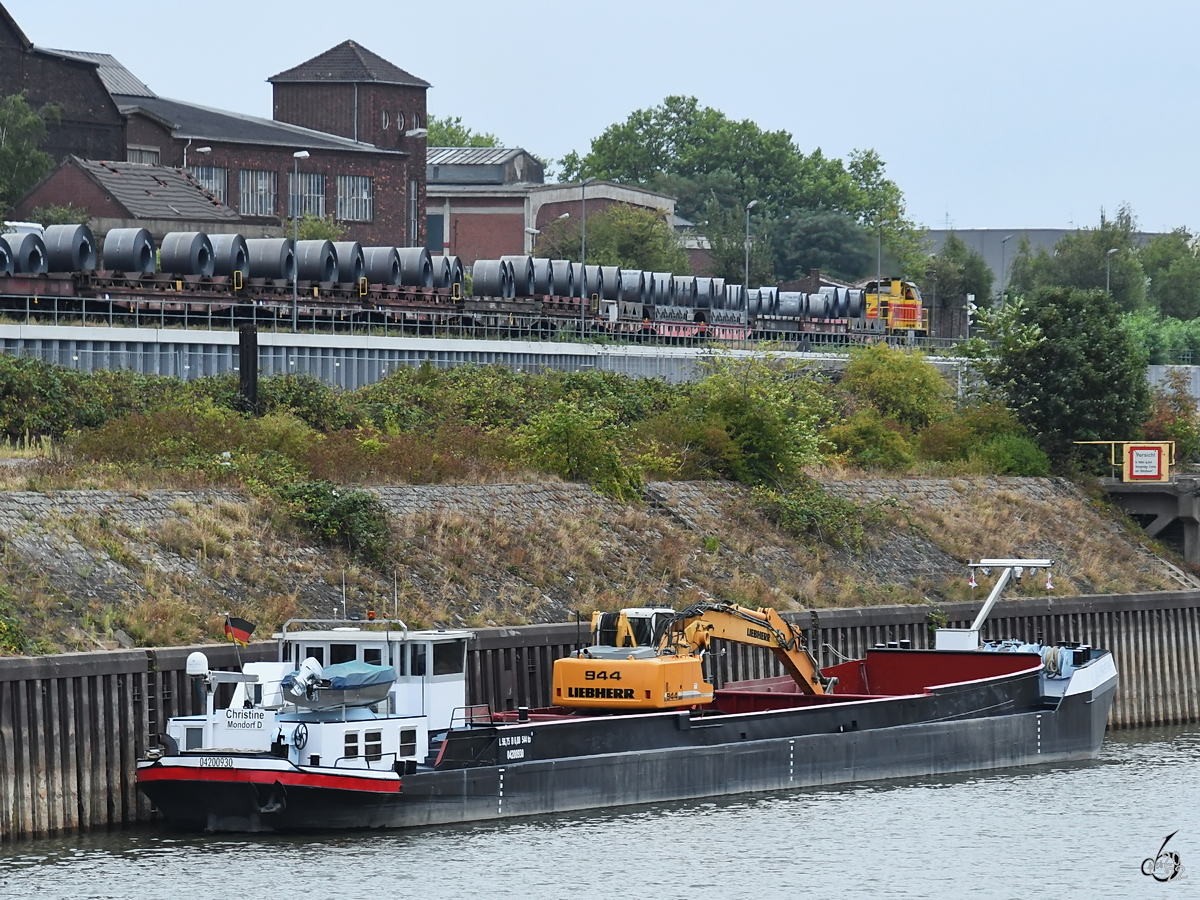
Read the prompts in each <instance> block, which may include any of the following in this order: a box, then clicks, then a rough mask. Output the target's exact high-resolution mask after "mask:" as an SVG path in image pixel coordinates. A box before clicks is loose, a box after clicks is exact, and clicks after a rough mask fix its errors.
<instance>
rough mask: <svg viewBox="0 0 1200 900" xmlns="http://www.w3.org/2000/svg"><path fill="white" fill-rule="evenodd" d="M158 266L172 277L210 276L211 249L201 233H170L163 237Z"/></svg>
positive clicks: (206, 237) (211, 264)
mask: <svg viewBox="0 0 1200 900" xmlns="http://www.w3.org/2000/svg"><path fill="white" fill-rule="evenodd" d="M158 254H159V265H160V267H161V268H162V270H163V271H164V272H170V273H171V274H172V275H205V276H208V275H212V273H213V247H212V242H211V241H210V240H209V239H208V235H207V234H205V233H204V232H203V231H171V232H168V233H167V234H165V235H163V240H162V246H161V247H160V248H159V251H158Z"/></svg>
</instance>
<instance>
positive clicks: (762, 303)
mask: <svg viewBox="0 0 1200 900" xmlns="http://www.w3.org/2000/svg"><path fill="white" fill-rule="evenodd" d="M758 294H759V299H758V314H759V315H760V316H773V315H775V306H776V304H777V303H778V301H779V288H777V287H764V288H759V289H758Z"/></svg>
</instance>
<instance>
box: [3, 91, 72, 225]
mask: <svg viewBox="0 0 1200 900" xmlns="http://www.w3.org/2000/svg"><path fill="white" fill-rule="evenodd" d="M58 118H59V111H58V107H57V106H54V105H53V104H46V105H45V106H43V107H42V108H41V109H39V110H36V111H35V110H33V109H32V108H31V107H30V106H29V104H28V103H27V102H26V101H25V94H24V93H20V94H9V95H8V96H6V97H3V98H0V208H3V209H4V210H8V209H11V208H12V205H13V203H15V202H16V201H17V200H18V199H20V197H21V196H22V195H24V194H25V192H26V191H28V190H29V189H30V188H32V187H33V186H34V185H35V184H37V183H38V181H40V180H41V179H42V177H43V176H44V175H45V174H46V173H47V172H49V171H50V169H51V168H52V167H53V166H54V160H53V158H51V156H50V154H49V153H44V152H42V151H41V150H40V149H39V146H40V145H41V143H42V142H43V141H44V140H45V139H46V122H47V121H49V120H53V121H56V122H57V121H58Z"/></svg>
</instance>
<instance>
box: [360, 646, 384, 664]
mask: <svg viewBox="0 0 1200 900" xmlns="http://www.w3.org/2000/svg"><path fill="white" fill-rule="evenodd" d="M363 662H365V663H367V664H368V665H372V666H382V665H383V651H382V650H380V649H379V648H378V647H365V648H363Z"/></svg>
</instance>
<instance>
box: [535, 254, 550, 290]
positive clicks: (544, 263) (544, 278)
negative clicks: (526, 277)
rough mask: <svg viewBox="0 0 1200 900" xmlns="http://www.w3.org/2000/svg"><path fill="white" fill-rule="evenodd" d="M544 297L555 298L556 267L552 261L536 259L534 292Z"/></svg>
mask: <svg viewBox="0 0 1200 900" xmlns="http://www.w3.org/2000/svg"><path fill="white" fill-rule="evenodd" d="M532 293H534V294H539V295H541V296H543V297H553V296H554V266H553V264H552V262H551V260H548V259H535V260H534V261H533V291H532Z"/></svg>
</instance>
